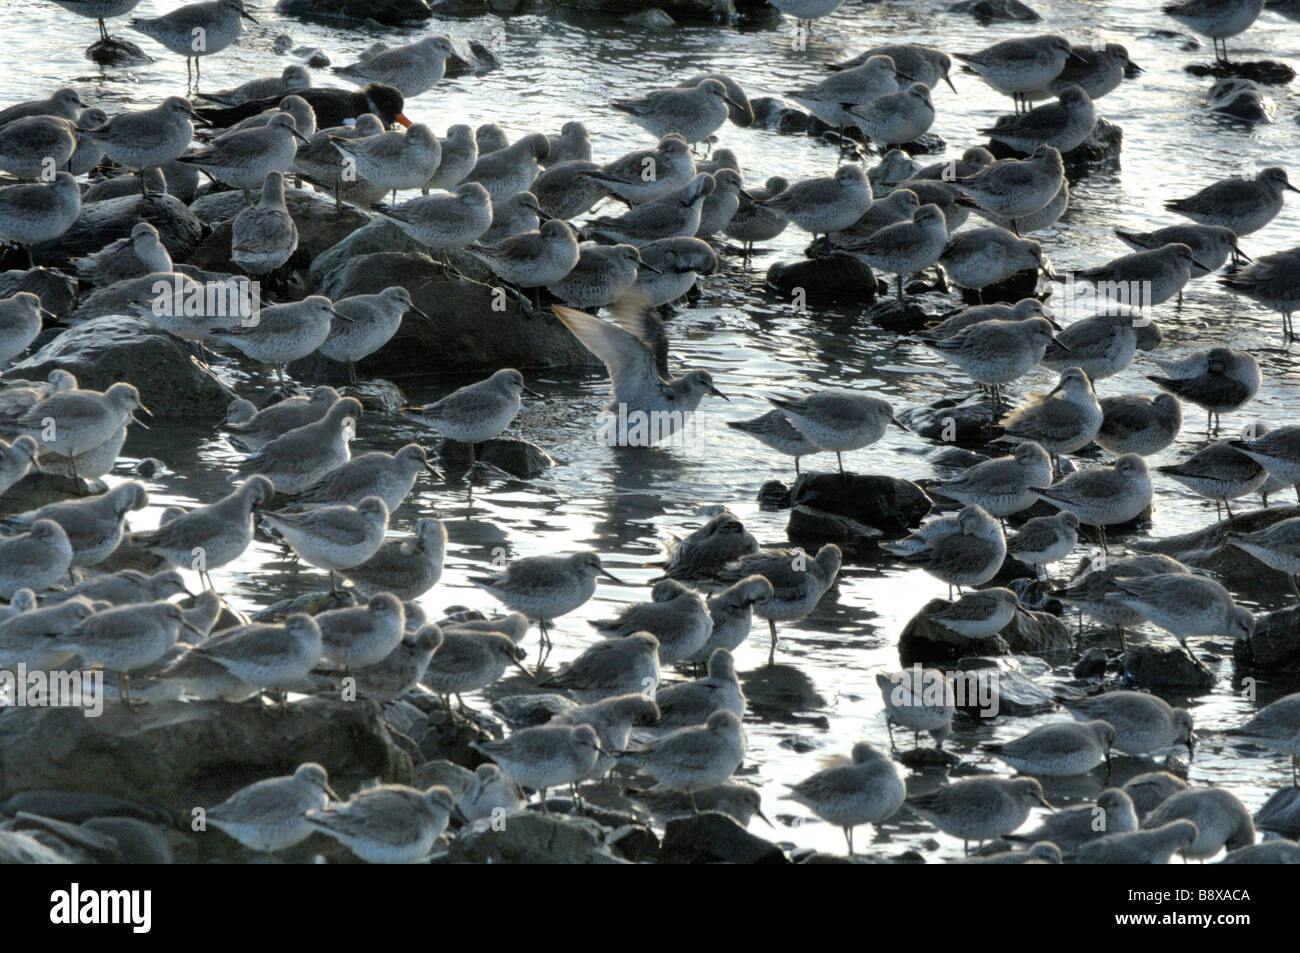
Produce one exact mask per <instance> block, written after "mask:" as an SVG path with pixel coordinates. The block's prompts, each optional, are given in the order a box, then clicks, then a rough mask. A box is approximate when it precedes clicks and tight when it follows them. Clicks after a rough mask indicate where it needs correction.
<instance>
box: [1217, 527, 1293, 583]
mask: <svg viewBox="0 0 1300 953" xmlns="http://www.w3.org/2000/svg"><path fill="white" fill-rule="evenodd" d="M1226 539H1227V541H1228V542H1229V543H1231V544H1232V545H1233V546H1236V547H1237V548H1238V549H1240V550H1243V551H1244V552H1247V553H1250V555H1252V556H1254V557H1255V558H1256V559H1258V560H1259V561H1260V562H1262V563H1263V564H1264V565H1265V566H1268V567H1269V568H1270V569H1276V570H1277V571H1278V572H1281V573H1286V575H1287V578H1288V579H1289V580H1290V581H1291V591H1292V592H1294V593H1296V594H1297V598H1300V585H1298V584H1297V576H1300V518H1295V519H1286V520H1281V521H1280V522H1277V523H1274V524H1273V525H1272V526H1268V527H1265V528H1264V529H1261V530H1256V531H1255V532H1253V533H1238V532H1229V533H1228V535H1227V537H1226Z"/></svg>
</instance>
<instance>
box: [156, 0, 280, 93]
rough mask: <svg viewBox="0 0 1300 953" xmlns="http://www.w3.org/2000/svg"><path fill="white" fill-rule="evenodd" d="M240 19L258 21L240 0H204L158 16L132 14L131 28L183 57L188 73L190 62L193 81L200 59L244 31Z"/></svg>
mask: <svg viewBox="0 0 1300 953" xmlns="http://www.w3.org/2000/svg"><path fill="white" fill-rule="evenodd" d="M244 20H250V21H251V22H253V23H257V22H258V21H257V19H256V18H255V17H254V16H253V15H252V14H251V13H249V12H248V10H247V8H246V7H245V6H244V0H207V2H203V3H187V4H184V5H183V6H179V7H177V8H176V9H175V10H172V11H170V12H168V13H164V14H163V15H162V16H160V17H134V18H132V20H131V29H133V30H136V31H138V32H140V33H143V34H144V35H145V36H147V37H149V38H150V39H151V40H154V41H155V42H157V43H159V44H160V45H162V46H165V47H166V48H167V49H168V50H170V51H171V52H172V53H175V54H176V55H177V56H183V57H185V74H186V76H187V77H190V76H191V73H190V66H191V64H193V68H194V71H193V74H192V78H193V81H194V82H195V83H197V82H198V80H199V76H200V68H199V60H200V58H201V57H204V56H211V55H212V54H214V53H220V52H221V51H222V50H224V49H225V48H226V47H228V46H230V44H232V43H234V42H235V40H237V39H239V37H240V35H241V34H242V33H244V32H245V31H244V23H243V21H244ZM196 30H197V31H198V32H197V33H196V32H195V31H196ZM196 37H202V40H203V42H202V43H196V42H195V38H196Z"/></svg>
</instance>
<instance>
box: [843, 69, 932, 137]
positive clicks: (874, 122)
mask: <svg viewBox="0 0 1300 953" xmlns="http://www.w3.org/2000/svg"><path fill="white" fill-rule="evenodd" d="M844 112H845V114H846V115H847V116H848V118H849V119H851V120H852V121H853V125H855V126H857V127H858V129H860V130H861V131H862V134H863V135H864V136H866V137H867V139H868V140H869V141H871V142H874V143H875V144H876V145H877V146H879V147H880V148H881V150H882V151H884V150H886V149H888V148H889V147H890V146H893V145H902V144H904V143H908V142H913V141H915V140H917V139H919V138H920V137H921V136H923V135H925V133H926V132H928V131H929V129H930V127H931V126H933V125H934V102H933V101H932V100H931V99H930V87H929V86H926V85H925V83H912V84H910V85H909V86H908V87H907V88H906V89H900V90H899V91H898V92H896V93H886V94H885V95H883V96H877V97H876V98H875V99H873V100H871V101H870V102H868V103H864V104H862V105H847V106H845V107H844Z"/></svg>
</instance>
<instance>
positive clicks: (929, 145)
mask: <svg viewBox="0 0 1300 953" xmlns="http://www.w3.org/2000/svg"><path fill="white" fill-rule="evenodd" d="M899 148H900V149H902V150H903V151H904V152H906V153H907V154H908V155H909V156H937V155H941V154H942V153H944V152H946V151H947V149H948V143H947V142H946V141H945V140H944V139H943V138H942V137H941V136H939V135H937V134H935V133H933V132H927V133H925V134H924V135H922V136H921V137H920V138H919V139H914V140H912V141H911V142H905V143H903V144H902V145H901V146H899Z"/></svg>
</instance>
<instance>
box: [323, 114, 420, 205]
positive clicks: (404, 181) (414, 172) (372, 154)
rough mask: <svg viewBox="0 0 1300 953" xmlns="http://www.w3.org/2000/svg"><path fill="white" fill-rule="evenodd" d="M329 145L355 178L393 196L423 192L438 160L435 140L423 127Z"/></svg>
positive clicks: (334, 141)
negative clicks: (349, 162) (402, 191)
mask: <svg viewBox="0 0 1300 953" xmlns="http://www.w3.org/2000/svg"><path fill="white" fill-rule="evenodd" d="M332 141H333V143H334V148H335V149H337V150H338V151H339V152H340V153H342V154H343V157H344V160H345V161H346V160H347V159H351V160H352V162H353V164H354V166H355V168H356V174H357V175H358V176H360V177H361V178H363V179H365V180H366V181H368V182H372V183H374V185H375V187H376V188H381V189H383V190H385V191H391V192H393V194H394V196H396V193H397V191H398V190H399V189H419V188H423V187H424V186H425V185H427V184H428V182H429V179H430V178H432V177H433V175H434V173H435V172H436V171H437V168H438V163H439V162H440V161H441V160H442V146H441V144H440V143H439V142H438V137H437V136H435V135H434V134H433V130H432V129H430V128H429V127H428V126H426V125H424V124H423V123H416V124H415V125H413V126H411V127H410V128H408V129H405V130H403V131H402V132H381V133H379V134H378V135H376V136H365V137H358V138H355V139H349V138H342V137H340V138H338V139H334V140H332Z"/></svg>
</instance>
